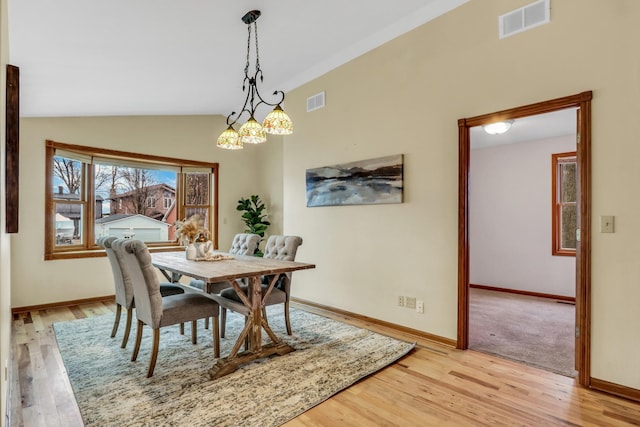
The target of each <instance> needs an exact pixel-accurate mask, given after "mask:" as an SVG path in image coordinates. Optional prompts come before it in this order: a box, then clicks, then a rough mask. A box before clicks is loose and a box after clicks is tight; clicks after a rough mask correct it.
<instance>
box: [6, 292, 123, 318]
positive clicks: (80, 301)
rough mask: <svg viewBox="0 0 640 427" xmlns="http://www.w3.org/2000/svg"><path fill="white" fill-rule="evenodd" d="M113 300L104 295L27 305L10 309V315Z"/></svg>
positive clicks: (113, 297)
mask: <svg viewBox="0 0 640 427" xmlns="http://www.w3.org/2000/svg"><path fill="white" fill-rule="evenodd" d="M115 298H116V296H115V295H105V296H103V297H93V298H85V299H77V300H73V301H60V302H53V303H50V304H40V305H29V306H26V307H12V308H11V314H16V313H25V312H27V311H36V310H47V309H50V308H61V307H69V306H72V305H80V304H92V303H96V302H114V301H115Z"/></svg>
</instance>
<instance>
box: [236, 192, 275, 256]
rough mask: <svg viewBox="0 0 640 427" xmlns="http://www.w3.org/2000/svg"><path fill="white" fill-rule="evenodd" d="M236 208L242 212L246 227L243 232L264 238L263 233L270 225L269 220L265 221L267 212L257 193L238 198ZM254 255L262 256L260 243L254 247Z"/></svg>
mask: <svg viewBox="0 0 640 427" xmlns="http://www.w3.org/2000/svg"><path fill="white" fill-rule="evenodd" d="M236 210H238V211H240V212H243V213H242V220H243V221H244V223H245V225H246V226H247V229H246V230H244V232H245V233H252V234H257V235H258V236H260V237H262V238H264V233H265V232H266V231H267V228H268V227H269V226H270V225H271V223H270V222H269V221H267V219H266V218H267V214H266V213H264V210H265V205H264V203H262V201H261V200H260V197H259V196H258V195H255V194H254V195H252V196H250V197H249V198H247V199H245V198H244V197H242V198H240V200H238V206H236ZM254 255H255V256H262V255H263V254H262V251H261V250H260V245H258V247H257V248H256V251H255V252H254Z"/></svg>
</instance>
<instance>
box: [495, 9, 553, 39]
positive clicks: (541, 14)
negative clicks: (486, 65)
mask: <svg viewBox="0 0 640 427" xmlns="http://www.w3.org/2000/svg"><path fill="white" fill-rule="evenodd" d="M550 1H551V0H539V1H537V2H534V3H531V4H529V5H527V6H524V7H521V8H520V9H516V10H514V11H511V12H509V13H505V14H504V15H501V16H500V17H499V18H498V28H499V32H500V38H501V39H503V38H505V37H509V36H512V35H514V34H518V33H521V32H523V31H526V30H530V29H531V28H534V27H537V26H539V25H543V24H546V23H548V22H549V21H550V20H551V13H550V6H549V2H550Z"/></svg>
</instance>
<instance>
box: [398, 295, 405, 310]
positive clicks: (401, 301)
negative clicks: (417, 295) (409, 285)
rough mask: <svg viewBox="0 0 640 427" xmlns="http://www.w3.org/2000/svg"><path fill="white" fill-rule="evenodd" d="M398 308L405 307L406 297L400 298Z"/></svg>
mask: <svg viewBox="0 0 640 427" xmlns="http://www.w3.org/2000/svg"><path fill="white" fill-rule="evenodd" d="M398 307H404V297H403V296H402V295H400V296H398Z"/></svg>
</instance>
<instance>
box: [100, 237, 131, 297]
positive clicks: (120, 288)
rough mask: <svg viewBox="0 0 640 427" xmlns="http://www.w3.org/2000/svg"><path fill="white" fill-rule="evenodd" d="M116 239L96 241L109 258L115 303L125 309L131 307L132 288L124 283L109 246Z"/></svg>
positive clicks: (115, 258)
mask: <svg viewBox="0 0 640 427" xmlns="http://www.w3.org/2000/svg"><path fill="white" fill-rule="evenodd" d="M116 239H117V237H114V236H105V237H101V238H99V239H98V245H100V246H102V247H103V248H104V249H105V252H106V253H107V257H108V258H109V264H111V271H112V272H113V282H114V284H115V290H116V303H117V304H120V305H121V306H123V307H124V308H126V309H129V308H131V307H133V288H132V287H131V284H130V283H125V281H124V277H123V275H122V269H121V268H120V263H119V262H118V259H117V257H116V254H115V252H114V251H113V248H112V247H111V244H112V243H113V242H114V240H116Z"/></svg>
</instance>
